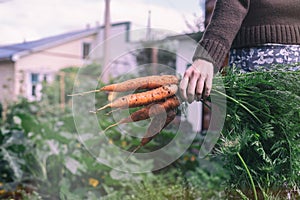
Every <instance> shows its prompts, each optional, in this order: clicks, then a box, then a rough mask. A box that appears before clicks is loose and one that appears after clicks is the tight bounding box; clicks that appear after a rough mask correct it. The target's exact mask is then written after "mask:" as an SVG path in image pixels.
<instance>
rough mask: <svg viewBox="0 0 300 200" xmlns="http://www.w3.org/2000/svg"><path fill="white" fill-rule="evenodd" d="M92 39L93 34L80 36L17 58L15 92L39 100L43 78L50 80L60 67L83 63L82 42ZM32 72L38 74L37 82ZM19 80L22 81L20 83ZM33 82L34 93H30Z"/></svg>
mask: <svg viewBox="0 0 300 200" xmlns="http://www.w3.org/2000/svg"><path fill="white" fill-rule="evenodd" d="M94 40H95V36H90V37H86V38H81V39H78V40H74V41H72V42H68V43H65V44H63V45H58V46H55V47H52V48H48V49H45V50H42V51H38V52H35V53H31V54H29V55H26V56H23V57H21V58H19V59H18V60H17V61H16V64H15V68H16V77H15V83H16V85H15V90H14V92H15V94H17V95H22V96H25V97H27V98H28V99H29V100H39V99H40V97H41V93H40V90H41V89H42V88H41V82H42V81H43V80H44V79H45V80H46V81H47V82H51V81H52V80H53V79H54V77H55V74H56V73H57V72H58V71H59V70H60V69H63V68H66V67H70V66H78V67H79V66H82V65H84V64H85V60H84V59H83V54H82V51H83V43H84V42H89V43H93V42H94ZM32 74H37V75H38V83H33V80H32ZM20 80H24V82H23V83H22V84H20ZM33 84H35V90H36V95H33V94H32V86H33ZM20 91H21V92H20ZM22 92H23V93H22Z"/></svg>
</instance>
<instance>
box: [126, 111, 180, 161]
mask: <svg viewBox="0 0 300 200" xmlns="http://www.w3.org/2000/svg"><path fill="white" fill-rule="evenodd" d="M164 117H165V116H164V115H157V116H155V117H154V118H153V119H152V121H151V123H150V125H149V127H148V129H147V132H146V134H145V135H144V137H143V138H142V139H141V141H140V145H139V146H137V147H136V148H135V149H134V150H133V151H132V152H131V153H130V155H129V156H128V157H127V159H126V161H127V160H128V159H129V157H130V156H131V155H132V154H134V153H135V152H136V151H137V150H139V149H140V148H141V147H143V146H145V145H146V144H148V143H149V142H150V141H151V140H152V139H153V138H154V137H155V136H157V135H158V134H159V133H160V132H161V130H162V129H164V128H165V127H166V126H168V125H169V124H170V123H171V122H172V121H173V120H174V119H175V117H176V112H175V111H174V110H170V111H169V112H168V113H167V118H166V119H165V120H163V119H164Z"/></svg>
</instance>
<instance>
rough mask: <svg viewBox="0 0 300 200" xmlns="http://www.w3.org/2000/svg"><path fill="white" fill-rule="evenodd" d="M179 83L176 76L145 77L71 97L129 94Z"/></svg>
mask: <svg viewBox="0 0 300 200" xmlns="http://www.w3.org/2000/svg"><path fill="white" fill-rule="evenodd" d="M178 81H179V79H178V78H177V77H176V76H174V75H161V76H145V77H139V78H135V79H130V80H127V81H124V82H121V83H115V84H111V85H106V86H103V87H102V88H100V89H96V90H91V91H87V92H81V93H76V94H71V95H69V96H82V95H85V94H90V93H95V92H101V91H109V92H113V91H114V92H127V91H133V90H138V89H155V88H158V87H161V86H163V85H168V84H178Z"/></svg>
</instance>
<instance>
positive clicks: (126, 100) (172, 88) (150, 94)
mask: <svg viewBox="0 0 300 200" xmlns="http://www.w3.org/2000/svg"><path fill="white" fill-rule="evenodd" d="M177 90H178V86H177V85H175V84H172V85H164V86H161V87H159V88H156V89H153V90H149V91H145V92H140V93H136V94H129V95H126V96H123V97H119V98H117V99H115V100H114V101H112V102H111V103H109V104H107V105H105V106H103V107H101V108H99V109H97V110H96V112H97V111H100V110H103V109H105V108H134V107H139V106H144V105H148V104H150V103H153V102H157V101H160V100H163V99H166V98H168V97H170V96H173V95H175V94H176V92H177Z"/></svg>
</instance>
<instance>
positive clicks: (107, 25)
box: [102, 0, 110, 83]
mask: <svg viewBox="0 0 300 200" xmlns="http://www.w3.org/2000/svg"><path fill="white" fill-rule="evenodd" d="M109 35H110V0H105V11H104V44H103V66H102V81H103V82H104V83H108V81H109V76H110V71H109V68H108V64H109V62H110V54H109V51H110V47H109V41H108V37H109Z"/></svg>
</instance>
